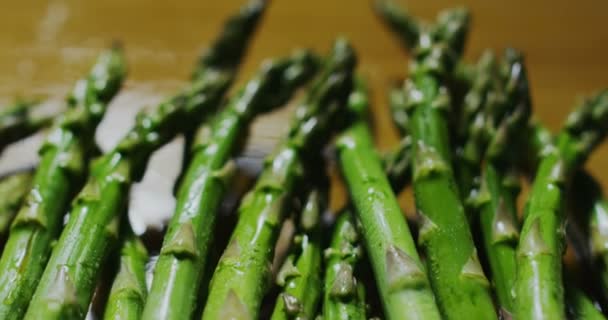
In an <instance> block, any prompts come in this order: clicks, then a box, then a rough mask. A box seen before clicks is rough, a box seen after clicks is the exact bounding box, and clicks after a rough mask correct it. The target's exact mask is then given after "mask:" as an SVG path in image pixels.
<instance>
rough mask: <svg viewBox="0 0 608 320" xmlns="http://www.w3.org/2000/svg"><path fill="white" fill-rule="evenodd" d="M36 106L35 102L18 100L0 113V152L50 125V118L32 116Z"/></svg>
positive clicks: (51, 119)
mask: <svg viewBox="0 0 608 320" xmlns="http://www.w3.org/2000/svg"><path fill="white" fill-rule="evenodd" d="M36 106H37V102H36V101H33V100H18V101H16V102H15V103H14V104H13V105H11V106H9V107H7V108H6V109H4V110H2V112H0V151H2V150H3V149H4V148H5V147H6V146H7V145H9V144H11V143H13V142H15V141H18V140H21V139H23V138H25V137H27V136H29V135H31V134H34V133H35V132H37V131H38V130H40V129H41V128H44V127H46V126H49V125H50V124H51V122H52V121H53V117H52V116H35V115H32V113H31V111H32V109H33V108H35V107H36Z"/></svg>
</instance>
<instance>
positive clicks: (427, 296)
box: [337, 82, 441, 319]
mask: <svg viewBox="0 0 608 320" xmlns="http://www.w3.org/2000/svg"><path fill="white" fill-rule="evenodd" d="M359 84H361V82H359ZM350 100H351V102H352V103H355V102H353V100H358V102H356V103H361V104H364V105H367V92H366V91H365V88H364V87H363V86H361V85H359V86H358V88H357V89H356V91H355V92H354V93H353V95H351V99H350ZM337 146H338V155H339V158H340V166H341V171H342V175H343V176H344V178H345V180H346V183H347V186H348V189H349V191H350V194H351V200H352V203H353V206H354V208H355V209H356V210H355V213H356V215H357V217H358V219H359V220H361V226H362V234H363V240H364V243H365V245H366V249H367V252H368V254H369V256H370V262H371V264H372V267H373V270H374V275H375V278H376V283H377V285H378V288H379V291H380V296H381V300H382V302H383V306H384V313H385V315H386V317H387V318H389V319H417V318H424V319H440V318H441V317H440V314H439V309H438V308H437V305H436V304H435V300H434V297H433V292H432V290H431V287H430V284H429V281H428V279H427V275H426V271H425V268H424V266H423V265H422V262H421V260H420V257H419V256H418V252H417V251H416V245H415V243H414V240H413V238H412V235H411V233H410V230H409V227H408V225H407V223H406V221H405V218H404V216H403V214H402V212H401V209H400V208H399V204H398V203H397V200H396V197H395V196H394V194H393V193H392V190H391V187H390V184H389V182H388V179H386V176H385V175H384V172H383V170H382V165H381V161H380V159H379V158H378V157H377V156H376V154H375V152H370V150H374V148H373V143H372V141H371V135H370V133H369V130H368V129H367V126H366V124H365V123H364V121H363V120H362V119H358V120H356V121H355V122H354V123H353V124H352V125H351V126H350V127H349V128H348V129H347V130H346V131H345V132H344V133H343V134H341V136H340V138H339V139H338V141H337Z"/></svg>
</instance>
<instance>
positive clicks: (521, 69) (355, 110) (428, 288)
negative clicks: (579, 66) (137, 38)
mask: <svg viewBox="0 0 608 320" xmlns="http://www.w3.org/2000/svg"><path fill="white" fill-rule="evenodd" d="M265 5H266V3H265V2H253V3H252V4H250V5H248V6H246V7H244V8H243V9H242V10H241V12H239V13H238V14H236V15H235V16H233V17H232V18H230V19H229V20H228V22H227V23H226V25H225V27H224V30H223V31H222V33H221V34H220V36H219V37H218V38H217V39H216V40H215V42H213V44H212V46H211V47H210V48H209V49H208V50H207V51H206V52H205V53H204V54H203V55H202V56H201V58H200V59H199V61H198V63H197V64H196V66H195V72H194V73H193V76H192V79H191V82H190V83H189V85H188V86H187V87H186V88H185V89H184V90H183V91H181V92H180V93H178V94H177V95H175V96H173V97H171V98H170V99H168V100H166V101H165V102H163V103H161V104H160V105H159V106H158V107H157V108H155V109H153V110H148V111H144V112H142V113H140V114H139V115H138V116H137V119H136V123H135V125H134V126H133V128H131V130H130V131H129V132H128V133H127V134H126V135H125V136H124V138H123V139H122V140H120V141H119V142H118V144H117V145H116V146H115V147H114V148H113V149H111V150H110V151H109V152H107V153H105V154H103V155H100V156H98V153H99V151H98V149H97V148H96V146H95V143H94V139H93V138H94V134H95V128H96V127H97V125H98V123H99V122H100V121H101V119H102V117H103V114H104V112H105V110H106V107H107V104H108V103H109V101H110V100H111V98H112V97H113V96H114V95H115V94H116V93H117V92H118V90H119V88H120V86H121V83H122V81H123V78H124V75H125V66H124V58H123V57H122V53H121V50H120V49H119V48H112V49H111V50H108V51H107V52H104V53H103V54H102V55H101V56H100V58H99V61H98V63H97V64H96V65H95V67H94V68H93V70H92V71H91V74H90V75H89V76H88V77H87V78H86V79H84V80H82V81H81V82H79V83H78V84H77V86H76V88H75V90H74V92H73V93H72V94H71V95H70V97H69V98H68V103H67V105H68V107H67V110H66V111H65V112H64V114H62V115H60V116H58V117H56V118H55V119H53V120H52V121H51V118H36V117H34V116H32V114H31V113H30V112H29V111H30V108H31V107H32V106H33V103H29V102H18V103H16V104H15V106H14V107H12V108H9V109H8V110H7V111H4V112H2V113H0V150H1V149H2V148H3V147H5V146H6V145H8V144H9V143H12V142H14V141H16V140H19V139H22V138H24V137H26V136H27V135H29V134H32V133H33V132H35V131H37V130H39V129H40V128H42V127H44V126H46V125H47V124H52V126H51V132H50V134H49V136H48V138H47V140H46V142H45V143H44V144H43V146H42V148H41V150H40V157H41V160H40V164H39V165H38V167H37V168H36V169H35V171H34V172H33V173H32V172H30V171H25V172H18V173H15V174H13V175H10V176H7V177H3V178H2V179H1V180H0V236H2V237H3V238H4V237H5V236H6V234H7V231H8V238H7V243H6V247H5V248H4V250H3V252H2V257H1V258H0V283H1V284H2V286H1V287H0V319H20V318H23V317H25V318H27V319H82V318H85V316H86V315H87V312H88V311H89V310H90V309H91V305H92V304H91V303H92V300H93V299H94V297H95V300H98V301H97V302H98V303H99V302H100V301H101V303H105V305H104V306H103V308H102V309H103V317H104V318H105V319H181V318H194V317H201V318H202V319H205V320H207V319H258V318H266V317H267V318H271V319H314V318H316V317H320V318H322V319H329V320H332V319H366V318H368V317H369V316H371V315H381V316H384V317H385V318H387V319H444V318H445V319H462V318H466V319H469V318H471V319H497V318H502V319H508V318H514V319H565V318H571V319H604V315H603V314H602V312H606V309H605V308H606V307H607V306H608V281H607V279H608V271H607V264H608V262H607V261H608V254H607V250H606V248H607V247H608V245H607V243H608V241H607V239H608V238H607V235H608V223H607V222H606V221H608V220H607V218H608V215H607V210H608V205H607V204H606V200H604V199H603V196H602V190H601V186H600V185H599V183H597V182H596V181H595V180H594V178H593V177H592V176H590V175H589V174H588V173H586V172H584V171H583V170H581V167H582V165H583V164H584V162H585V160H586V159H587V158H588V157H589V155H590V154H591V152H592V151H593V150H594V149H595V148H596V147H597V145H598V144H599V143H600V142H601V141H602V140H603V138H604V137H605V135H606V134H607V133H608V91H606V90H605V91H601V92H599V93H598V94H596V95H595V96H592V97H590V98H588V99H586V100H584V101H583V102H582V104H581V105H580V107H578V108H577V109H576V110H575V111H574V112H572V113H571V114H570V116H569V117H568V118H567V120H566V123H565V125H564V127H563V129H562V130H561V131H560V132H559V133H558V134H557V135H556V136H555V137H553V136H552V135H551V133H550V132H549V130H548V129H546V128H545V127H544V126H543V125H542V124H541V123H540V122H539V121H538V120H536V119H534V118H533V117H532V116H531V113H532V102H531V93H530V86H529V82H528V77H527V69H526V66H525V63H524V57H523V54H522V53H520V52H518V51H517V50H515V49H507V50H506V51H505V53H504V55H503V56H502V58H501V59H498V58H497V56H495V55H494V54H493V53H492V52H491V51H487V52H485V53H484V54H483V55H482V56H481V58H480V59H479V61H478V62H477V63H476V64H469V63H466V62H464V61H462V59H461V56H462V54H463V51H464V48H465V40H466V37H467V32H468V25H469V14H468V12H467V11H466V10H465V9H451V10H447V11H444V12H442V13H441V14H439V16H438V19H437V21H436V23H434V24H432V23H428V22H424V21H419V20H417V19H415V18H413V17H412V16H411V15H410V14H409V13H408V12H407V11H404V10H403V9H401V8H399V7H398V6H396V5H394V4H392V3H388V2H379V3H378V5H377V6H376V9H377V12H378V13H379V15H380V17H381V18H382V19H383V21H385V22H386V24H387V25H388V26H389V27H390V28H391V29H392V30H393V31H394V32H395V33H396V34H397V35H398V36H399V38H400V40H401V42H402V44H403V46H404V48H406V49H407V50H409V51H411V57H412V61H411V63H410V75H409V78H408V79H407V80H405V83H404V85H403V87H398V88H392V89H391V91H390V95H389V104H390V110H391V112H392V115H393V120H394V123H395V125H396V127H397V129H398V131H399V133H400V134H401V136H402V140H401V141H400V143H399V144H398V145H397V146H396V147H395V149H394V150H391V151H390V152H388V153H386V154H384V155H382V154H380V153H379V152H377V151H376V150H375V148H374V143H373V136H372V132H371V130H370V128H368V124H367V123H366V122H367V120H368V119H367V118H368V117H367V116H368V113H369V112H370V110H371V108H370V106H369V104H370V99H369V92H368V89H367V86H366V83H365V81H364V80H363V78H361V77H359V76H357V77H355V76H354V74H355V65H356V60H357V59H356V54H355V52H354V49H353V48H352V47H351V45H350V43H349V42H348V41H347V40H345V39H339V40H337V41H336V42H335V43H334V46H333V48H332V50H331V52H330V53H329V54H328V55H327V57H325V58H323V59H320V58H317V57H316V56H315V55H314V54H313V53H311V52H309V51H298V52H296V53H295V54H293V55H291V56H289V57H286V58H283V59H276V60H272V61H268V62H265V63H263V64H262V66H261V68H260V71H259V72H258V73H257V74H255V75H254V76H253V78H252V79H251V80H249V81H248V82H246V83H245V85H244V86H243V87H242V89H240V90H238V91H236V92H235V93H234V94H233V95H232V96H231V97H230V98H228V99H226V100H225V103H223V102H224V94H225V93H226V91H227V90H228V88H229V86H230V84H231V83H232V81H233V79H234V78H235V76H236V72H237V69H238V66H239V64H240V61H241V60H242V58H243V56H244V53H245V51H246V48H247V44H248V42H249V39H250V38H251V36H252V34H253V31H254V30H255V28H256V25H257V22H258V21H259V19H260V16H261V14H262V12H263V10H264V8H265ZM317 69H320V72H319V74H318V75H317V76H316V78H315V80H314V81H313V82H312V83H311V84H310V86H309V87H308V88H307V89H306V96H305V98H304V99H303V101H302V102H301V104H300V105H298V106H297V108H296V109H295V117H294V120H293V122H292V124H291V127H290V129H289V131H288V133H287V134H286V137H285V139H283V140H282V141H281V142H280V144H279V145H278V146H277V149H276V150H275V151H274V152H273V153H272V154H270V155H269V156H268V157H267V158H266V159H265V160H264V162H263V168H262V171H261V173H260V175H259V177H258V179H257V182H256V183H255V185H254V186H253V187H252V189H251V190H250V191H249V193H247V194H246V195H245V196H244V198H243V199H242V201H241V203H240V207H239V209H238V222H237V224H236V226H235V228H234V230H233V231H232V234H231V237H230V240H229V242H228V244H227V245H226V247H225V248H224V247H222V248H219V249H221V250H223V254H222V256H221V258H220V259H219V262H217V265H215V264H214V262H215V261H214V259H213V256H212V254H211V251H212V250H211V248H212V246H214V245H216V246H219V245H221V242H220V243H218V242H214V238H216V237H218V236H222V235H220V234H218V232H217V226H216V225H218V224H219V223H218V218H219V215H218V211H219V208H220V206H221V203H222V200H223V198H224V197H225V195H226V194H228V192H229V190H230V189H231V186H232V185H233V183H232V176H233V173H234V171H235V167H236V165H235V162H234V161H233V160H232V158H233V157H235V156H236V155H237V153H238V151H239V150H240V149H241V147H242V142H243V141H244V140H245V138H246V135H247V131H248V128H249V127H250V125H251V123H252V122H253V120H254V119H255V118H256V116H258V115H261V114H263V113H266V112H270V111H272V110H274V109H276V108H278V107H280V106H282V105H284V104H286V103H287V101H288V100H289V99H290V98H291V97H292V96H293V95H294V94H295V92H296V90H297V89H298V88H299V87H300V86H302V85H304V84H305V83H306V82H307V80H308V79H309V78H311V77H312V76H313V75H314V74H315V71H316V70H317ZM221 105H224V106H223V108H222V109H221V110H220V106H221ZM217 110H220V111H219V112H217V113H216V114H214V115H213V116H211V115H212V114H213V113H215V112H216V111H217ZM334 133H338V137H337V139H336V141H335V144H334V145H335V148H334V149H333V150H334V151H335V152H336V154H337V164H338V167H339V168H340V172H341V174H342V178H343V179H344V182H345V184H346V188H347V190H348V193H349V196H350V199H349V202H348V203H347V206H346V207H344V208H343V209H342V210H340V211H339V212H338V213H337V214H338V216H337V217H335V216H334V215H333V214H330V215H328V214H325V213H326V211H327V207H328V203H327V198H329V197H328V190H327V185H326V180H325V166H324V165H323V164H324V163H325V161H324V160H328V161H331V160H332V158H331V157H329V159H324V156H326V153H324V152H323V149H324V148H325V146H326V145H328V144H329V142H330V138H331V137H332V136H333V134H334ZM178 134H184V135H186V137H187V139H186V140H187V149H186V152H185V155H186V156H185V159H184V162H183V165H184V167H183V172H182V175H181V177H180V179H178V183H177V188H176V189H177V193H176V198H177V205H176V208H175V211H174V215H173V217H172V218H171V220H170V222H169V223H168V228H167V230H166V232H165V234H164V241H163V243H162V246H161V247H160V248H159V247H154V246H151V245H150V244H149V243H147V242H146V241H143V240H142V239H140V238H139V237H138V236H137V235H135V234H134V232H133V230H132V229H131V226H130V224H129V220H128V216H127V211H128V208H127V207H128V205H127V204H128V200H129V194H130V192H129V190H130V187H131V185H132V184H133V183H134V182H137V181H139V180H140V179H141V178H142V176H143V174H144V172H145V170H146V166H147V163H148V160H149V159H150V157H151V155H152V154H153V153H154V152H155V150H157V149H158V148H160V147H161V146H163V145H164V144H166V143H168V142H169V141H170V140H172V139H173V138H174V137H175V136H177V135H178ZM94 156H98V157H97V158H96V159H93V157H94ZM326 158H327V157H326ZM89 162H90V165H89ZM87 176H88V178H87ZM522 177H527V178H528V179H530V180H531V183H532V188H531V190H530V192H529V194H528V195H527V204H526V207H525V210H524V213H523V219H520V215H519V214H518V206H517V198H518V195H519V191H520V189H521V185H522V184H523V181H525V179H522ZM85 182H86V183H85ZM408 184H412V187H413V191H414V196H415V204H416V210H417V220H415V221H413V222H411V221H408V220H407V219H406V217H405V216H404V214H403V211H402V210H401V208H400V207H399V204H398V202H397V194H398V193H399V192H400V191H401V190H402V189H403V188H405V186H407V185H408ZM79 190H80V192H79V193H78V191H79ZM72 197H74V199H73V200H72V205H71V208H70V207H69V201H70V199H71V198H72ZM567 199H570V200H571V201H569V203H570V204H571V205H570V206H569V207H566V200H567ZM68 209H69V215H68V216H67V217H66V218H65V221H66V222H65V226H62V218H63V214H64V212H65V211H66V210H68ZM567 210H568V211H569V214H570V215H571V216H572V221H573V223H571V225H569V226H568V227H566V214H565V213H566V211H567ZM290 213H294V215H293V216H292V217H294V219H292V220H294V221H297V223H296V227H295V236H293V237H292V238H289V237H287V238H288V239H289V241H288V242H286V244H287V247H288V250H287V251H286V252H275V248H281V247H284V246H281V245H280V244H279V243H277V242H278V240H279V235H280V233H281V230H282V227H283V226H284V222H285V221H286V220H288V217H289V216H290ZM9 226H10V229H9ZM416 236H417V242H416V239H415V238H416ZM567 240H568V241H570V242H572V243H573V244H574V246H573V247H574V249H575V251H576V254H577V255H576V256H577V261H576V264H575V265H572V263H571V262H570V261H564V258H563V256H564V249H565V244H566V241H567ZM155 252H158V257H157V258H156V260H155V261H156V263H155V264H154V267H153V270H151V271H150V272H151V274H152V277H151V281H150V282H151V283H146V272H147V270H146V269H147V268H146V264H147V263H148V262H149V260H151V258H150V255H151V254H153V253H155ZM284 253H287V254H286V255H283V254H284ZM285 256H286V258H284V259H283V261H281V257H285ZM274 258H276V259H274ZM273 261H277V262H278V263H280V264H277V265H276V266H279V265H280V266H282V267H281V268H280V269H279V268H276V266H274V267H275V268H272V265H271V264H272V263H273ZM105 264H108V265H109V267H106V266H104V265H105ZM213 269H214V272H213V274H211V273H210V272H208V271H209V270H213ZM273 269H278V270H279V271H278V272H277V273H276V274H273V272H272V270H273ZM579 269H580V270H585V271H586V272H588V273H589V274H590V277H589V278H591V279H592V280H593V283H591V284H590V285H586V284H585V283H582V282H580V281H578V280H575V279H578V278H577V277H574V276H573V273H574V272H575V271H573V270H579ZM365 270H371V272H369V275H368V274H367V273H366V272H365ZM106 273H107V274H110V275H111V277H109V278H108V277H103V276H102V275H104V274H106ZM273 279H274V280H276V281H273ZM110 281H111V282H110ZM577 281H578V282H577ZM275 282H276V286H275V285H273V283H275ZM100 283H106V284H108V285H106V287H108V288H109V290H108V291H107V292H104V290H98V289H99V287H100V286H99V284H100ZM109 284H111V285H109ZM273 289H274V290H273ZM148 290H149V292H148ZM375 297H377V298H378V299H374V298H375ZM374 300H379V302H380V303H379V304H378V306H376V305H375V304H374V302H373V301H374ZM264 302H267V303H268V305H266V306H263V304H264ZM265 311H269V312H268V313H266V312H265Z"/></svg>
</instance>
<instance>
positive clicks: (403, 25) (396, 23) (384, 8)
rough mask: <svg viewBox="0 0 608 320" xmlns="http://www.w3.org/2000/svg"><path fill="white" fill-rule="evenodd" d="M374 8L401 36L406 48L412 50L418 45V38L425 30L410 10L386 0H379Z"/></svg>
mask: <svg viewBox="0 0 608 320" xmlns="http://www.w3.org/2000/svg"><path fill="white" fill-rule="evenodd" d="M374 9H375V12H376V14H378V16H380V18H382V20H383V22H384V23H386V24H387V25H388V27H389V28H390V29H391V30H392V31H393V32H394V33H395V34H396V35H397V36H399V38H400V40H401V44H402V45H403V46H404V47H405V48H406V49H408V50H412V49H414V48H415V47H416V46H417V45H418V39H419V37H420V34H421V33H422V32H423V31H421V30H420V29H421V26H420V25H419V22H418V21H416V19H414V18H413V17H412V16H410V14H409V12H407V11H406V10H404V9H403V8H401V7H399V6H398V5H396V4H395V3H393V2H392V1H386V0H377V1H376V2H375V5H374Z"/></svg>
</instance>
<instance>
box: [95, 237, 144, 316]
mask: <svg viewBox="0 0 608 320" xmlns="http://www.w3.org/2000/svg"><path fill="white" fill-rule="evenodd" d="M125 229H128V230H125V231H124V232H123V233H124V235H123V236H122V240H121V248H120V257H119V259H118V260H119V267H118V272H117V273H116V276H115V277H114V282H113V283H112V289H111V290H110V295H109V297H108V301H107V303H106V308H105V311H104V319H107V320H112V319H125V320H127V319H132V320H137V319H141V313H142V311H143V309H144V302H145V301H146V294H147V291H148V289H147V288H146V263H147V262H148V253H147V251H146V248H145V247H144V245H143V244H142V243H141V241H140V240H139V239H138V238H137V236H135V234H133V231H131V229H130V227H128V228H125Z"/></svg>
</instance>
